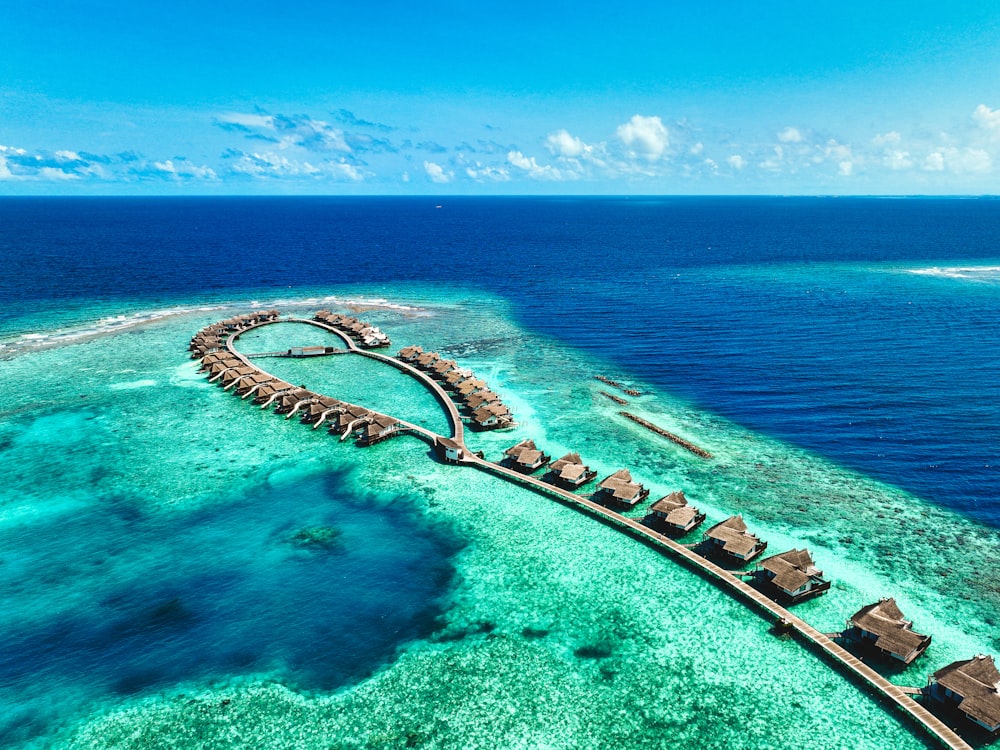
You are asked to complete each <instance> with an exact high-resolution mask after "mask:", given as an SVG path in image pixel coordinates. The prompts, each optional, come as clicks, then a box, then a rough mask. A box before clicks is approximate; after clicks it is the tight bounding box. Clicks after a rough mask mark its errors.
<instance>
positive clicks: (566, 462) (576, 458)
mask: <svg viewBox="0 0 1000 750" xmlns="http://www.w3.org/2000/svg"><path fill="white" fill-rule="evenodd" d="M574 465H580V466H582V465H583V459H582V458H580V454H579V453H567V454H566V455H565V456H563V457H562V458H557V459H556V460H555V461H553V462H552V463H551V464H549V468H550V469H552V471H562V468H563V467H564V466H574Z"/></svg>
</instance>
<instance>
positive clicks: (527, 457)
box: [504, 440, 550, 474]
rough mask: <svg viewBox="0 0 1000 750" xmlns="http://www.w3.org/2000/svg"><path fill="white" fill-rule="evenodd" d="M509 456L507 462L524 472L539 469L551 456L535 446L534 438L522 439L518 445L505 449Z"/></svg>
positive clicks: (528, 472) (506, 454) (527, 472)
mask: <svg viewBox="0 0 1000 750" xmlns="http://www.w3.org/2000/svg"><path fill="white" fill-rule="evenodd" d="M504 455H505V456H506V457H507V458H506V461H507V464H508V465H509V466H510V467H511V468H512V469H516V470H517V471H520V472H522V473H524V474H530V473H531V472H533V471H537V470H538V469H540V468H542V467H543V466H545V464H547V463H548V462H549V459H550V456H546V455H545V454H544V453H542V451H540V450H538V448H537V447H535V441H534V440H522V441H521V442H520V443H518V444H517V445H515V446H513V447H511V448H508V449H507V450H505V451H504Z"/></svg>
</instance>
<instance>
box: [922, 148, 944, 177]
mask: <svg viewBox="0 0 1000 750" xmlns="http://www.w3.org/2000/svg"><path fill="white" fill-rule="evenodd" d="M921 168H922V169H924V170H926V171H928V172H943V171H944V154H942V153H941V152H940V151H935V152H933V153H931V154H928V155H927V158H926V159H924V163H923V166H922V167H921Z"/></svg>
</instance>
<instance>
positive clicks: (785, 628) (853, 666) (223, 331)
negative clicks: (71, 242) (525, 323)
mask: <svg viewBox="0 0 1000 750" xmlns="http://www.w3.org/2000/svg"><path fill="white" fill-rule="evenodd" d="M233 321H236V322H235V323H233ZM275 322H278V319H277V313H276V312H274V311H268V312H267V313H264V314H258V315H256V316H240V317H239V318H234V319H231V320H230V321H223V322H222V323H219V324H215V325H214V326H211V327H209V329H205V330H204V331H202V332H199V334H196V336H195V338H194V339H192V344H191V349H192V351H193V352H194V354H193V356H195V357H196V358H198V359H201V360H202V363H203V364H202V367H203V369H206V370H207V371H208V375H209V377H210V378H219V377H223V378H225V377H226V376H227V375H228V376H230V382H229V383H228V385H227V387H228V386H234V385H236V384H238V382H239V380H240V379H243V378H247V377H248V376H250V375H253V376H254V378H255V379H254V380H253V381H252V382H253V383H254V386H253V388H265V387H268V386H270V387H271V389H272V390H273V395H270V396H269V397H268V398H269V400H267V401H266V402H265V403H264V405H263V407H262V408H267V407H268V406H270V405H271V403H272V402H273V401H274V400H275V399H276V398H277V397H278V396H279V395H281V394H282V393H285V394H287V398H288V407H287V409H288V411H289V412H290V413H289V414H288V415H287V416H288V417H290V416H292V414H294V413H295V412H296V411H297V410H298V409H299V408H300V407H302V406H304V405H307V404H309V405H315V404H317V403H323V402H322V399H323V398H324V397H322V396H320V395H319V394H315V393H312V392H310V391H306V390H304V389H297V388H294V387H293V386H290V385H289V384H288V383H285V382H284V381H281V380H280V379H279V378H277V377H275V376H273V375H270V374H269V373H266V372H264V371H263V370H261V369H260V368H258V367H256V366H254V365H252V364H251V362H250V356H249V355H243V354H240V353H239V352H238V351H237V349H236V346H235V344H236V342H237V340H238V339H239V337H240V335H241V334H243V333H246V332H247V331H250V330H253V329H256V328H259V327H260V326H264V325H269V324H272V323H275ZM284 322H295V323H304V324H308V325H313V326H316V327H318V328H322V329H324V330H326V331H329V332H330V333H333V334H335V335H336V336H338V337H339V338H340V339H341V340H342V341H343V342H344V345H345V350H344V351H343V353H345V354H354V355H358V356H364V357H367V358H370V359H375V360H378V361H380V362H382V363H384V364H387V365H389V366H391V367H394V368H396V369H397V370H400V371H401V372H404V373H406V374H407V375H410V376H411V377H414V378H416V379H417V380H418V381H420V382H421V383H422V384H423V385H424V386H425V387H426V388H427V389H428V390H429V391H430V392H431V393H432V394H433V395H434V396H435V398H436V399H437V401H438V402H439V403H440V404H441V406H442V407H443V408H444V410H445V412H446V414H447V416H448V420H449V422H450V425H451V435H450V436H444V435H438V434H436V433H434V432H432V431H430V430H427V429H425V428H422V427H419V426H417V425H414V424H411V423H409V422H404V421H402V420H398V419H395V418H392V417H386V416H385V415H377V414H375V413H373V412H369V411H367V410H366V409H364V408H363V407H354V406H353V405H350V404H345V403H344V402H337V401H336V399H329V402H330V403H336V404H340V405H341V407H343V409H348V408H356V409H361V411H360V412H359V413H360V414H362V415H367V416H360V417H357V418H355V417H353V416H350V417H346V418H345V419H347V420H350V421H348V423H347V425H346V428H347V431H346V432H344V433H343V436H342V437H341V440H344V439H346V438H347V437H349V436H350V435H351V434H353V432H354V429H355V428H356V427H358V423H359V422H360V423H362V424H364V425H368V426H369V427H371V426H372V425H374V426H375V427H374V428H373V429H371V430H367V431H366V432H365V434H364V435H363V436H362V437H361V438H359V444H363V445H369V444H372V443H375V442H379V441H380V440H383V439H385V438H387V437H391V436H393V435H397V434H411V435H414V436H416V437H418V438H420V439H422V440H425V441H427V442H428V443H430V444H431V445H432V446H434V447H435V448H436V449H438V450H443V451H444V455H442V458H443V459H445V460H447V461H449V462H450V463H454V464H457V465H460V466H467V467H470V468H474V469H476V470H478V471H481V472H484V473H487V474H490V475H492V476H495V477H498V478H500V479H503V480H505V481H509V482H512V483H514V484H516V485H519V486H521V487H524V488H527V489H529V490H532V491H534V492H536V493H538V494H540V495H543V496H545V497H548V498H552V499H555V500H557V501H559V502H561V503H563V504H565V505H567V506H569V507H572V508H574V509H575V510H578V511H580V512H583V513H585V514H587V515H590V516H592V517H594V518H596V519H598V520H599V521H601V522H602V523H604V524H606V525H608V526H610V527H613V528H615V529H617V530H618V531H621V532H624V533H626V534H628V535H629V536H631V537H633V538H635V539H637V540H639V541H641V542H643V543H644V544H646V545H648V546H649V547H651V548H653V549H656V550H657V551H659V552H660V553H662V554H664V555H666V556H668V557H670V558H671V559H673V560H676V561H677V562H679V563H681V564H683V565H685V566H686V567H688V568H689V569H690V570H692V571H694V572H695V573H697V574H698V575H700V576H701V577H702V578H704V579H706V580H708V581H710V582H712V583H713V584H715V585H716V586H718V587H720V588H721V589H723V590H724V591H727V592H729V593H730V594H731V595H733V596H734V597H735V598H736V599H738V600H740V601H742V602H743V603H745V604H747V605H748V606H749V607H750V608H751V609H753V610H754V611H756V612H757V613H758V614H760V615H762V616H763V617H764V618H765V619H769V620H771V621H773V622H774V623H775V626H776V627H780V629H781V631H782V632H787V633H789V634H790V635H792V636H793V637H795V638H797V639H798V640H799V641H801V642H802V643H803V644H805V645H806V646H807V647H808V648H810V649H811V650H813V651H814V652H815V653H817V654H818V655H819V656H821V657H822V658H823V659H825V660H826V661H828V662H829V663H830V664H832V665H833V666H834V667H835V668H837V669H839V670H840V671H841V672H843V673H844V674H846V675H847V676H848V677H850V678H852V679H854V680H855V682H856V683H857V684H859V685H860V686H861V687H863V688H866V689H868V690H869V691H870V692H872V693H873V694H875V695H876V696H877V697H879V698H880V699H882V700H883V701H884V702H885V703H887V704H888V705H890V706H893V707H895V708H896V709H899V710H900V711H902V712H903V714H904V715H905V717H908V718H909V719H910V720H911V721H912V722H913V723H914V724H915V725H916V726H918V727H920V728H921V729H923V730H924V731H926V732H927V733H928V734H929V735H930V736H931V737H933V738H935V739H936V740H937V741H939V742H940V743H941V745H942V746H944V747H948V748H952V750H972V749H971V746H970V745H969V744H968V743H966V742H965V741H964V740H963V739H962V738H961V737H960V736H959V735H958V734H957V733H956V732H955V731H954V730H952V729H951V728H950V727H949V726H948V725H947V724H945V723H944V722H943V721H941V720H940V719H939V718H938V717H937V716H935V715H934V714H932V713H931V712H930V711H928V710H927V708H925V707H924V706H923V705H922V704H920V703H918V702H917V701H916V700H914V697H913V696H914V695H915V694H919V693H920V692H921V691H920V690H918V689H916V688H909V687H899V686H897V685H895V684H893V683H891V682H890V681H889V680H887V679H886V678H885V677H883V676H882V675H881V674H879V673H878V672H877V671H875V670H874V669H872V668H871V667H870V666H868V665H867V664H865V663H864V662H863V661H862V660H861V659H859V658H858V657H856V656H854V655H853V654H851V653H850V652H849V651H847V650H846V649H845V648H844V647H843V646H841V645H839V644H838V643H837V642H836V641H835V640H834V639H833V638H831V637H830V635H827V634H824V633H822V632H820V631H819V630H817V629H816V628H814V627H813V626H811V625H809V624H808V623H807V622H805V621H804V620H802V619H801V618H799V617H797V616H796V615H794V614H792V613H791V612H790V611H789V610H788V609H786V608H785V607H783V606H782V605H780V604H778V603H777V602H775V601H774V600H772V599H771V598H769V597H768V596H766V595H765V594H763V593H761V592H760V591H759V590H758V589H756V588H754V587H753V586H751V585H750V584H749V583H747V582H746V581H744V580H743V577H742V575H741V574H740V573H739V572H733V571H730V570H727V569H726V568H724V567H722V566H720V565H718V564H716V563H715V562H712V561H711V560H709V559H707V558H706V557H704V556H702V555H700V554H698V552H696V551H695V549H694V548H692V547H691V546H688V545H684V544H681V543H679V542H677V541H675V540H674V539H672V538H670V537H669V536H667V535H665V534H662V533H659V532H658V531H656V530H654V529H651V528H649V527H648V526H646V525H644V524H643V523H641V522H640V521H639V520H636V519H633V518H629V517H627V516H625V515H623V514H621V513H619V512H617V511H615V510H612V509H610V508H608V507H606V506H604V505H602V504H600V503H598V502H596V501H595V500H593V499H591V498H589V497H585V496H583V495H581V494H577V493H575V492H572V491H570V490H569V489H565V488H563V487H559V486H557V485H556V484H553V483H549V482H546V481H543V480H542V479H541V478H536V477H534V476H532V475H531V474H530V473H525V472H524V471H523V470H522V471H517V470H515V469H514V468H509V467H507V466H504V465H501V464H498V463H493V462H490V461H487V460H485V459H484V458H483V457H482V456H481V455H476V454H473V453H472V452H471V451H470V450H469V449H468V447H467V446H466V444H465V435H464V426H463V422H462V417H461V414H460V412H459V408H458V406H457V405H456V404H455V402H454V401H453V400H452V398H451V397H450V396H449V394H448V392H447V391H446V390H445V388H444V387H443V386H442V384H441V382H439V381H438V380H435V379H434V378H433V377H431V376H430V375H429V374H427V373H426V372H423V371H421V370H420V369H418V368H417V367H414V366H412V365H410V364H409V363H408V362H404V361H402V360H401V359H400V358H394V357H390V356H387V355H384V354H380V353H377V352H374V351H371V350H370V349H363V348H362V347H360V346H358V345H357V344H356V343H355V341H354V339H353V338H352V337H351V336H350V335H349V334H347V333H345V332H343V331H340V330H338V329H337V328H336V327H335V326H333V325H331V324H329V323H326V322H321V321H317V320H305V319H286V321H284ZM357 323H358V322H357V321H355V322H354V323H353V324H352V325H355V324H357ZM366 330H367V329H366ZM223 352H224V356H223ZM216 369H218V370H219V373H218V374H215V375H213V372H215V370H216ZM247 371H249V372H247ZM236 373H239V374H236ZM599 379H600V380H602V381H604V382H608V383H609V384H611V385H615V386H618V385H619V384H617V383H614V381H607V380H606V379H604V378H599ZM222 382H223V383H224V384H225V383H226V380H225V379H224V380H223V381H222ZM619 387H620V386H619ZM246 395H250V393H249V392H248V393H247V394H246ZM244 397H245V396H244ZM324 406H325V404H324ZM341 407H337V406H333V407H330V408H329V409H325V410H324V411H322V412H321V413H317V415H316V416H317V418H318V419H319V421H320V422H322V420H323V419H325V417H326V415H327V414H328V413H329V412H330V411H333V410H334V409H337V408H341ZM316 411H317V412H318V410H316ZM622 414H623V415H624V416H626V417H628V418H629V419H632V421H635V422H637V423H638V424H641V425H642V426H645V427H647V429H650V430H652V431H654V432H656V433H657V434H660V435H663V436H664V437H667V438H668V439H670V440H672V441H673V442H675V443H677V444H678V445H681V446H682V447H685V448H687V449H688V450H690V451H691V452H692V453H695V454H696V455H699V456H701V457H704V458H710V457H711V454H709V453H708V452H707V451H703V450H702V449H700V448H698V447H697V446H694V445H692V444H690V443H688V442H687V441H684V440H683V439H682V438H678V437H677V436H675V435H672V434H671V433H668V432H666V431H665V430H662V428H658V427H656V425H653V424H651V423H649V422H645V420H642V419H640V418H639V417H636V416H635V415H631V414H628V413H626V412H622ZM379 418H381V420H380V419H379ZM312 426H313V428H314V429H315V427H317V426H318V424H313V425H312ZM379 428H381V429H379ZM516 447H522V446H521V444H519V446H516ZM524 447H527V446H524ZM531 449H532V450H536V449H535V447H534V444H533V443H532V444H531ZM539 453H540V452H539ZM547 458H548V457H545V459H546V461H547ZM536 463H538V466H535V464H536ZM541 465H542V463H541V462H540V459H539V461H535V460H532V461H530V462H528V467H527V468H532V469H533V468H538V467H540V466H541ZM523 468H525V467H522V469H523ZM637 486H639V487H641V485H637ZM647 493H648V491H647Z"/></svg>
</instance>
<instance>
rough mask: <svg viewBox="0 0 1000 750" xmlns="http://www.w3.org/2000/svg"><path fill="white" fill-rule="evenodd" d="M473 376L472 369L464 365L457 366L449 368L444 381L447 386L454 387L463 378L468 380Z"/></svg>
mask: <svg viewBox="0 0 1000 750" xmlns="http://www.w3.org/2000/svg"><path fill="white" fill-rule="evenodd" d="M471 377H472V370H469V369H467V368H464V367H455V368H453V369H451V370H449V371H448V372H447V373H446V374H445V376H444V378H442V382H443V384H444V387H445V388H454V387H455V386H456V385H458V384H459V383H461V382H462V381H463V380H466V379H468V378H471Z"/></svg>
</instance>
